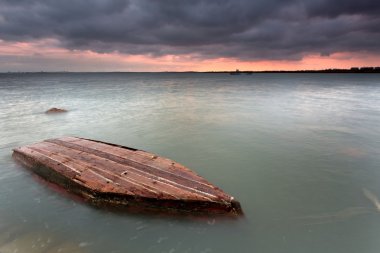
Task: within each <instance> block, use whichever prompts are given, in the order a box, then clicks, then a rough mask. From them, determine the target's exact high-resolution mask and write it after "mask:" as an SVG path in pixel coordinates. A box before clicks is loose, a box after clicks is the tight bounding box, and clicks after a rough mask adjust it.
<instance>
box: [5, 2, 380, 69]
mask: <svg viewBox="0 0 380 253" xmlns="http://www.w3.org/2000/svg"><path fill="white" fill-rule="evenodd" d="M356 66H380V1H379V0H355V1H354V0H304V1H301V0H107V1H104V0H64V1H63V0H0V71H1V72H7V71H223V70H235V69H240V70H298V69H326V68H350V67H356Z"/></svg>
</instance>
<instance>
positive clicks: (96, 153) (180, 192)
mask: <svg viewBox="0 0 380 253" xmlns="http://www.w3.org/2000/svg"><path fill="white" fill-rule="evenodd" d="M13 157H14V158H15V159H16V160H17V161H19V162H21V163H22V164H23V165H25V166H26V167H28V168H29V169H30V170H32V171H33V172H34V173H36V174H37V175H39V176H40V177H42V178H43V179H45V180H47V181H48V182H50V183H53V184H56V185H59V186H61V189H64V190H65V191H68V192H70V193H73V194H76V195H79V196H80V197H82V198H83V199H84V200H86V201H87V202H90V203H91V204H94V205H96V206H101V207H113V208H123V209H124V208H127V209H133V210H136V209H137V210H141V211H159V212H162V211H163V212H176V213H192V214H195V213H199V214H200V213H203V214H206V213H207V214H223V215H224V214H231V215H240V214H242V209H241V207H240V204H239V202H238V201H236V200H235V199H234V198H233V197H232V196H230V195H228V194H227V193H225V192H224V191H222V190H221V189H219V188H218V187H216V186H215V185H213V184H211V183H210V182H208V181H207V180H205V179H204V178H202V177H201V176H199V175H197V174H196V173H195V172H193V171H192V170H190V169H188V168H186V167H185V166H183V165H181V164H179V163H177V162H175V161H173V160H170V159H168V158H164V157H160V156H158V155H156V154H152V153H149V152H146V151H143V150H138V149H134V148H129V147H125V146H121V145H116V144H111V143H106V142H101V141H96V140H90V139H85V138H78V137H62V138H57V139H49V140H45V141H42V142H39V143H35V144H32V145H27V146H23V147H19V148H15V149H14V150H13Z"/></svg>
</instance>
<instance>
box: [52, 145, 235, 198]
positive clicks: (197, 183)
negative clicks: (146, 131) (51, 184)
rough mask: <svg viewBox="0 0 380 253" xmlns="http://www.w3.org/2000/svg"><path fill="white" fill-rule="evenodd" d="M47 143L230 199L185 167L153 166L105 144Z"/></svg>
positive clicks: (127, 152)
mask: <svg viewBox="0 0 380 253" xmlns="http://www.w3.org/2000/svg"><path fill="white" fill-rule="evenodd" d="M47 141H48V142H51V143H56V144H58V145H62V146H65V147H68V148H71V149H77V150H78V151H82V152H87V153H91V154H95V155H97V156H99V157H104V158H107V159H109V160H112V161H115V162H117V163H120V164H125V165H128V166H131V167H133V168H136V169H140V170H141V171H144V172H147V173H150V174H153V175H157V176H158V177H160V178H163V179H168V180H170V181H173V180H174V181H176V182H178V183H179V184H181V185H183V186H185V187H189V188H192V189H194V190H196V191H200V192H204V193H206V194H208V195H213V196H217V197H218V198H226V197H228V196H227V195H226V194H224V193H223V192H222V191H220V190H219V189H218V188H217V187H215V186H213V185H211V184H210V183H209V182H207V181H206V180H205V179H202V180H200V179H199V176H197V175H195V173H191V171H190V172H189V171H183V170H182V167H184V166H183V165H181V166H176V167H175V166H174V165H173V164H172V163H171V162H170V163H168V164H165V165H161V166H157V165H152V163H151V161H150V160H151V158H149V160H144V159H146V158H144V159H139V157H137V156H136V155H135V154H131V153H130V151H128V150H123V149H120V150H115V149H112V148H108V149H107V146H104V145H105V144H100V145H99V147H98V146H97V145H98V144H97V143H96V142H92V143H89V142H85V144H86V146H84V145H83V146H82V145H80V144H77V143H78V142H79V141H78V140H72V139H71V143H68V142H66V141H62V140H47ZM168 167H170V170H166V169H167V168H168ZM187 170H188V169H187Z"/></svg>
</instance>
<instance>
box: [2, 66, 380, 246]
mask: <svg viewBox="0 0 380 253" xmlns="http://www.w3.org/2000/svg"><path fill="white" fill-rule="evenodd" d="M50 107H62V108H65V109H68V110H69V112H68V113H65V114H57V115H46V114H44V111H45V110H47V109H49V108H50ZM63 135H75V136H82V137H86V138H91V139H98V140H102V141H106V142H113V143H118V144H122V145H126V146H130V147H135V148H139V149H143V150H147V151H151V152H154V153H158V154H160V155H162V156H166V157H169V158H171V159H173V160H176V161H178V162H180V163H182V164H184V165H186V166H188V167H189V168H191V169H193V170H194V171H196V172H197V173H198V174H200V175H202V176H203V177H205V178H206V179H208V180H209V181H211V182H212V183H214V184H216V185H218V186H219V187H221V188H222V189H223V190H225V191H226V192H228V193H230V194H231V195H233V196H234V197H235V198H236V199H238V200H239V201H240V202H241V204H242V207H243V210H244V212H245V216H244V217H243V218H240V219H237V220H226V219H213V218H208V219H185V218H181V217H160V216H147V215H136V214H128V213H125V214H116V213H112V212H107V211H103V210H97V209H94V208H92V207H90V206H88V205H86V204H84V203H81V202H78V201H76V200H73V199H70V198H68V197H67V196H65V195H63V194H61V193H59V192H56V191H54V190H52V189H50V188H48V187H46V185H44V184H41V182H39V181H38V180H36V178H34V177H33V176H32V175H31V173H29V172H28V171H27V170H25V169H24V168H23V167H22V166H20V165H19V164H17V163H15V162H14V161H13V159H12V157H11V154H12V148H14V147H17V146H21V145H25V144H30V143H33V142H38V141H41V140H43V139H47V138H54V137H59V136H63ZM377 196H379V198H380V75H378V74H253V75H239V76H230V75H227V74H196V73H186V74H175V73H161V74H123V73H108V74H97V73H92V74H80V73H78V74H70V73H66V74H0V203H1V205H0V252H1V253H6V252H14V250H16V249H17V250H18V252H28V253H30V252H31V253H34V252H49V253H50V252H95V253H97V252H99V253H100V252H101V253H104V252H114V253H117V252H120V253H121V252H170V253H174V252H203V253H206V252H289V253H294V252H318V253H319V252H324V253H325V252H333V253H338V252H342V253H343V252H344V253H347V252H352V253H357V252H365V253H367V252H368V253H369V252H374V253H375V252H379V251H380V240H379V239H378V238H379V234H380V212H379V210H378V209H377V208H376V201H377V199H376V198H377Z"/></svg>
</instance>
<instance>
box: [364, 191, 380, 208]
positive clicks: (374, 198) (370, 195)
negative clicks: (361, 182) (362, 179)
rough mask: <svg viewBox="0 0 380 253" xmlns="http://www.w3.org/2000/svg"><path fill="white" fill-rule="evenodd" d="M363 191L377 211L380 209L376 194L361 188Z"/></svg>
mask: <svg viewBox="0 0 380 253" xmlns="http://www.w3.org/2000/svg"><path fill="white" fill-rule="evenodd" d="M363 193H364V195H365V196H366V197H367V198H368V199H369V200H370V201H371V202H372V203H373V205H374V206H375V208H376V209H377V211H380V201H379V199H378V198H377V196H376V195H375V194H374V193H373V192H371V191H369V190H368V189H366V188H363Z"/></svg>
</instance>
